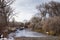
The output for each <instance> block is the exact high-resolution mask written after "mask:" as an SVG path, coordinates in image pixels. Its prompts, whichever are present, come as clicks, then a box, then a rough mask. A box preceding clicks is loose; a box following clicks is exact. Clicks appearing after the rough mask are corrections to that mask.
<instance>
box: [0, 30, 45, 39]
mask: <svg viewBox="0 0 60 40" xmlns="http://www.w3.org/2000/svg"><path fill="white" fill-rule="evenodd" d="M8 36H9V38H8V39H7V40H14V37H46V35H44V34H42V33H38V32H33V31H31V30H29V29H24V30H19V29H17V31H15V32H12V33H10V34H9V35H8ZM0 40H1V39H0Z"/></svg>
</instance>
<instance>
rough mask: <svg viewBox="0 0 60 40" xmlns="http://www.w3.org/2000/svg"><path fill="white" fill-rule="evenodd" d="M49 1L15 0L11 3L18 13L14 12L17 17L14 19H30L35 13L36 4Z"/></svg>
mask: <svg viewBox="0 0 60 40" xmlns="http://www.w3.org/2000/svg"><path fill="white" fill-rule="evenodd" d="M49 1H51V0H16V1H15V2H14V3H13V5H12V8H13V9H15V12H16V13H18V14H16V16H17V17H15V20H16V21H21V22H22V21H24V20H30V19H31V17H32V16H33V15H34V14H36V13H37V9H36V6H37V5H39V4H41V3H45V2H49ZM53 1H59V0H53Z"/></svg>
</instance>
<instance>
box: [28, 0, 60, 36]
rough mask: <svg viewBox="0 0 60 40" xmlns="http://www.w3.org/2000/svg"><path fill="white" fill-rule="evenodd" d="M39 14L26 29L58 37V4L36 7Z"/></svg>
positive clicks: (59, 12) (59, 27) (59, 8)
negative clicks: (29, 28)
mask: <svg viewBox="0 0 60 40" xmlns="http://www.w3.org/2000/svg"><path fill="white" fill-rule="evenodd" d="M37 9H38V11H39V13H37V15H35V16H34V17H33V18H32V19H31V20H30V24H29V26H28V27H31V28H32V30H34V31H37V32H42V33H46V34H48V35H55V36H56V35H60V32H59V31H60V3H59V2H55V1H51V2H48V3H45V4H41V5H39V6H37Z"/></svg>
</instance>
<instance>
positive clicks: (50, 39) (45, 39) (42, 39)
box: [15, 37, 60, 40]
mask: <svg viewBox="0 0 60 40" xmlns="http://www.w3.org/2000/svg"><path fill="white" fill-rule="evenodd" d="M15 40H60V38H58V37H18V38H15Z"/></svg>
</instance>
